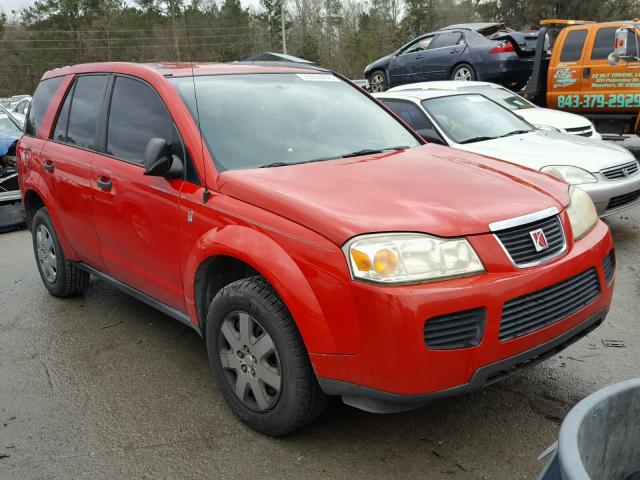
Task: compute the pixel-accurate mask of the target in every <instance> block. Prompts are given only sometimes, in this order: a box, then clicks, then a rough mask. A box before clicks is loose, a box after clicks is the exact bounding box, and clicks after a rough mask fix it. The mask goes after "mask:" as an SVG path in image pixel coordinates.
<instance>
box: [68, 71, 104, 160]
mask: <svg viewBox="0 0 640 480" xmlns="http://www.w3.org/2000/svg"><path fill="white" fill-rule="evenodd" d="M106 86H107V76H106V75H85V76H80V77H78V78H77V79H76V84H75V87H74V89H73V99H72V100H71V110H70V111H69V126H68V127H67V138H66V142H67V143H70V144H72V145H75V146H78V147H82V148H90V149H93V150H95V149H96V145H95V137H96V124H97V120H98V114H99V112H100V108H101V107H102V102H103V100H104V93H105V89H106Z"/></svg>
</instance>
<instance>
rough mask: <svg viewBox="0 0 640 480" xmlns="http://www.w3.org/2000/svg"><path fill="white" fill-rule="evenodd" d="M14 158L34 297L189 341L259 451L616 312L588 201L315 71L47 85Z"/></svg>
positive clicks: (185, 69)
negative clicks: (93, 306) (333, 411)
mask: <svg viewBox="0 0 640 480" xmlns="http://www.w3.org/2000/svg"><path fill="white" fill-rule="evenodd" d="M17 156H18V165H19V173H20V186H21V189H22V196H23V202H24V206H25V209H26V212H27V216H28V219H29V224H30V226H31V230H32V232H33V245H34V250H35V255H36V259H37V265H38V269H39V271H40V274H41V276H42V280H43V282H44V284H45V286H46V287H47V289H48V290H49V291H50V292H51V293H52V294H53V295H56V296H60V297H66V296H70V295H75V294H79V293H81V292H83V291H84V290H85V289H86V288H87V286H88V284H89V276H90V275H94V276H95V277H97V278H99V279H101V280H103V281H107V282H109V283H111V284H113V285H115V286H116V287H118V288H120V289H122V290H124V291H125V292H128V293H130V294H131V295H133V296H134V297H136V298H138V299H140V300H142V301H144V302H146V303H148V304H150V305H153V306H154V307H156V308H157V309H158V310H160V311H161V312H163V313H165V314H167V315H169V316H171V317H174V318H176V319H177V320H179V321H181V322H183V323H185V324H187V325H189V326H190V327H192V328H194V329H195V330H196V331H197V332H198V333H199V334H200V335H202V336H203V337H204V338H205V340H206V343H207V349H208V352H209V359H210V363H211V367H212V370H213V374H214V376H215V379H216V380H217V383H218V385H219V387H220V389H221V391H222V392H223V394H224V396H225V398H226V400H227V401H228V403H229V404H230V406H231V408H232V410H233V411H234V412H235V413H236V414H237V415H238V416H239V417H240V418H241V419H242V420H243V421H245V422H246V423H248V424H249V425H250V426H252V427H253V428H255V429H257V430H259V431H262V432H265V433H267V434H270V435H280V434H284V433H287V432H290V431H292V430H294V429H296V428H299V427H301V426H302V425H304V424H306V423H308V422H309V421H311V420H312V419H313V418H315V417H316V416H317V415H319V413H320V412H321V411H322V410H323V407H324V406H325V404H326V399H327V396H328V395H339V396H341V397H342V399H343V400H344V402H345V403H347V404H349V405H352V406H354V407H358V408H361V409H363V410H367V411H370V412H393V411H400V410H405V409H409V408H412V407H416V406H420V405H423V404H424V403H426V402H427V401H429V400H430V399H433V398H438V397H443V396H446V395H452V394H459V393H463V392H468V391H470V390H473V389H476V388H480V387H483V386H486V385H489V384H491V383H493V382H496V381H498V380H500V379H502V378H504V377H506V376H508V375H510V374H512V373H514V372H517V371H519V370H520V369H522V368H523V367H526V366H529V365H532V364H533V363H535V362H537V361H540V360H542V359H544V358H545V357H547V356H548V355H552V354H554V353H556V352H558V351H559V350H560V349H562V348H564V347H565V346H566V345H568V344H569V343H571V342H573V341H574V340H576V339H578V338H580V337H581V336H583V335H585V334H586V333H587V332H589V331H590V330H591V329H593V328H595V327H596V326H597V325H599V324H600V323H601V322H602V321H603V320H604V318H605V315H606V313H607V310H608V308H609V304H610V301H611V294H612V283H613V277H614V261H615V259H614V254H613V243H612V239H611V235H610V233H609V230H608V228H607V226H606V225H605V224H603V223H602V222H600V221H599V220H598V218H597V215H596V212H595V209H594V207H593V204H592V203H591V200H590V199H589V197H588V195H586V194H585V193H584V192H582V191H581V190H579V189H577V188H570V187H568V186H567V185H566V184H564V183H562V182H560V181H558V180H556V179H553V178H551V177H548V176H546V175H542V174H539V173H536V172H533V171H531V170H527V169H525V168H522V167H518V166H516V165H512V164H509V163H505V162H501V161H497V160H492V159H488V158H483V157H480V156H477V155H472V154H467V153H463V152H460V151H456V150H452V149H450V148H447V147H443V146H439V145H433V144H424V142H423V141H422V140H421V139H420V138H419V137H418V136H417V134H415V133H414V132H413V131H412V130H411V129H409V128H408V127H407V126H406V125H405V124H404V123H402V122H401V121H400V120H399V119H398V118H397V117H395V116H394V115H393V114H392V113H390V111H388V110H387V109H385V107H383V106H381V105H380V104H379V103H378V102H377V101H375V100H374V99H372V98H371V97H370V96H369V95H368V94H367V93H366V92H364V91H363V90H361V89H360V88H358V87H356V86H354V85H353V84H351V83H349V82H347V81H344V80H343V79H342V78H340V77H338V76H337V75H335V74H333V73H331V72H329V71H326V70H323V69H320V68H315V69H314V68H306V67H296V66H275V65H258V64H241V63H236V64H228V65H225V64H218V65H195V66H194V67H193V68H191V66H190V65H185V64H159V65H136V64H125V63H103V64H89V65H78V66H74V67H65V68H62V69H58V70H54V71H51V72H48V73H47V74H45V76H44V77H43V79H42V81H41V82H40V85H39V86H38V88H37V90H36V93H35V95H34V99H33V103H32V106H31V110H30V112H29V114H28V120H27V125H26V135H25V136H24V137H23V138H22V140H20V142H19V145H18V151H17Z"/></svg>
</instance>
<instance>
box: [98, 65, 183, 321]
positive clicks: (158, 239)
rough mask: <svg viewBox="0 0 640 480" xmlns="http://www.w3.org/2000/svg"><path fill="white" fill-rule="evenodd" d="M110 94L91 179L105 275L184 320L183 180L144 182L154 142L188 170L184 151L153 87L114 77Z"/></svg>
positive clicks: (150, 180) (164, 107)
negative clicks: (161, 142) (150, 144)
mask: <svg viewBox="0 0 640 480" xmlns="http://www.w3.org/2000/svg"><path fill="white" fill-rule="evenodd" d="M110 89H111V93H110V94H109V93H108V94H107V95H108V96H109V95H110V100H109V102H110V104H109V108H108V114H105V117H104V119H103V124H104V140H103V141H102V145H101V149H102V151H103V153H101V154H98V155H96V158H95V161H94V164H93V169H92V174H91V177H92V178H91V184H92V191H93V208H94V214H95V219H96V228H97V231H98V237H99V238H100V245H101V249H102V257H103V258H104V262H105V268H106V272H107V273H108V274H110V275H111V276H113V277H114V278H116V279H118V280H120V281H121V282H123V283H125V284H127V285H128V286H130V287H133V288H135V289H136V290H138V291H140V292H142V293H144V294H146V295H148V296H150V297H152V298H154V299H156V300H159V301H161V302H162V303H164V304H166V305H169V306H171V307H173V308H176V309H178V310H180V311H183V312H184V311H185V310H186V307H185V303H184V294H183V288H182V275H181V269H180V243H179V228H178V224H179V195H180V190H181V188H182V186H183V184H184V180H182V179H166V178H163V177H153V176H146V175H145V174H144V167H143V162H144V160H143V157H144V151H145V149H146V146H147V143H148V142H149V140H150V139H151V138H163V139H165V140H167V141H168V142H169V143H170V144H171V147H172V153H173V154H174V155H176V156H178V157H180V158H181V159H182V160H183V162H184V161H185V157H186V153H185V149H184V144H183V142H182V140H181V138H180V135H179V133H178V131H177V129H176V127H175V125H174V122H173V119H172V118H171V115H170V114H169V111H168V109H167V108H166V106H165V105H164V103H163V101H162V99H161V98H160V96H159V95H158V93H157V92H156V91H155V90H154V89H153V88H152V87H151V86H150V85H149V84H147V83H146V82H144V81H142V80H139V79H136V78H132V77H127V76H116V77H115V78H114V81H113V84H112V86H111V87H110ZM185 163H186V162H185Z"/></svg>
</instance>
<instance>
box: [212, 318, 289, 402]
mask: <svg viewBox="0 0 640 480" xmlns="http://www.w3.org/2000/svg"><path fill="white" fill-rule="evenodd" d="M218 346H219V356H220V364H221V365H222V369H223V371H224V376H225V378H226V380H227V382H228V383H229V385H230V386H231V389H232V390H233V391H234V392H235V395H236V397H238V399H239V400H240V401H241V402H242V403H243V405H245V406H246V407H248V408H250V409H251V410H255V411H258V412H265V411H268V410H271V409H272V408H273V407H274V406H275V405H276V403H277V402H278V398H279V397H280V391H281V389H282V370H281V365H280V357H279V355H278V349H277V348H276V345H275V343H274V342H273V339H272V338H271V336H270V335H269V334H268V333H267V331H266V330H265V329H264V328H263V327H262V325H261V324H260V322H258V320H256V319H255V318H254V317H253V316H251V315H250V314H249V313H247V312H242V311H236V312H231V313H230V314H228V315H227V316H226V317H225V319H224V320H223V321H222V325H221V326H220V330H219V333H218Z"/></svg>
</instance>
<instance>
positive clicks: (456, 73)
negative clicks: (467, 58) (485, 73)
mask: <svg viewBox="0 0 640 480" xmlns="http://www.w3.org/2000/svg"><path fill="white" fill-rule="evenodd" d="M475 79H476V72H475V70H474V69H473V67H472V66H471V65H469V64H468V63H461V64H460V65H458V66H456V68H454V69H453V71H452V72H451V80H456V81H460V82H471V81H474V80H475Z"/></svg>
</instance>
